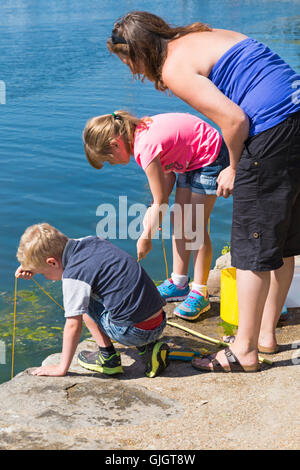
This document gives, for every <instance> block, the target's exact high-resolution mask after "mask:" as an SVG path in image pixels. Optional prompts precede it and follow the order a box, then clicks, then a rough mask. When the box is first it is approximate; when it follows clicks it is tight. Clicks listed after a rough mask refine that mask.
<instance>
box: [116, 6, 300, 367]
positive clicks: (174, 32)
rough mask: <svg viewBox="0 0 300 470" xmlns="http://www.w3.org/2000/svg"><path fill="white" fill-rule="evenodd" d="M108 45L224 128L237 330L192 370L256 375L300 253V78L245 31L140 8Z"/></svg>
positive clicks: (221, 182)
mask: <svg viewBox="0 0 300 470" xmlns="http://www.w3.org/2000/svg"><path fill="white" fill-rule="evenodd" d="M107 45H108V48H109V50H110V51H111V52H113V53H116V54H117V55H118V57H119V58H120V59H121V60H122V61H123V62H124V63H126V64H127V65H128V66H129V67H130V70H131V72H132V73H133V74H134V75H138V77H139V78H142V79H143V78H148V79H149V80H150V81H152V82H153V83H154V84H155V87H156V89H158V90H160V91H164V90H170V91H171V92H173V93H174V94H175V95H176V96H178V97H179V98H181V99H182V100H184V101H185V102H187V103H188V104H190V105H191V106H192V107H193V108H195V109H196V110H197V111H198V112H200V113H202V114H204V115H205V116H206V117H207V118H208V119H210V120H211V121H213V122H215V123H216V124H217V125H218V126H219V128H220V129H221V132H222V135H223V138H224V140H225V143H226V145H227V148H228V151H229V155H230V165H229V166H228V167H227V168H225V169H224V170H223V171H222V172H221V173H220V175H219V177H218V192H217V195H218V196H224V197H228V196H229V195H230V194H233V222H232V235H231V254H232V264H233V266H236V268H237V289H238V301H239V328H238V333H237V336H236V338H235V341H234V344H233V345H232V346H231V348H230V349H229V348H227V349H226V350H223V351H220V352H218V354H216V355H211V356H208V357H206V358H202V359H195V360H193V365H194V367H196V368H197V369H201V370H208V371H220V372H224V371H226V372H227V371H230V370H231V371H240V370H242V371H249V372H252V371H257V370H259V365H258V350H261V351H264V352H276V351H277V350H278V345H277V342H276V337H275V327H276V324H277V321H278V318H279V315H280V312H281V310H282V307H283V305H284V301H285V298H286V295H287V292H288V289H289V286H290V283H291V280H292V276H293V271H294V256H295V255H298V254H300V224H299V222H298V221H299V217H300V75H299V74H297V73H296V72H295V71H294V70H293V69H292V68H291V67H289V65H288V64H286V63H285V62H284V61H283V60H282V59H281V58H280V57H279V56H278V55H277V54H275V53H274V52H272V51H271V50H270V49H269V48H268V47H267V46H265V45H264V44H261V43H259V42H257V41H255V40H254V39H251V38H248V37H247V36H245V35H244V34H241V33H238V32H235V31H228V30H223V29H214V28H211V27H209V26H207V25H205V24H203V23H194V24H192V25H189V26H185V27H175V28H172V27H170V26H169V25H168V24H167V23H166V22H165V21H164V20H162V19H161V18H159V17H158V16H156V15H153V14H151V13H147V12H141V11H137V12H130V13H128V14H126V15H125V16H124V17H123V18H121V19H120V20H118V21H117V22H116V23H115V25H114V28H113V31H112V35H111V37H110V38H109V39H108V41H107ZM153 170H154V171H155V169H153ZM145 255H146V253H145ZM177 274H181V273H177Z"/></svg>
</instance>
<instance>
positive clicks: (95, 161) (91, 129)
mask: <svg viewBox="0 0 300 470" xmlns="http://www.w3.org/2000/svg"><path fill="white" fill-rule="evenodd" d="M142 122H143V121H142V120H141V119H139V118H137V117H135V116H133V115H132V114H130V113H128V112H127V111H122V110H119V111H115V112H114V113H112V114H104V115H102V116H96V117H93V118H91V119H90V120H89V121H88V122H87V124H86V126H85V128H84V131H83V142H84V151H85V154H86V157H87V159H88V162H89V163H90V165H92V166H93V167H94V168H97V170H100V169H101V168H102V167H103V162H107V161H111V162H113V155H112V152H111V142H112V141H113V140H114V139H116V138H117V137H122V138H123V140H124V143H125V146H126V149H127V150H128V152H130V153H131V151H132V148H133V142H134V133H135V130H136V127H137V126H138V125H139V124H140V123H142Z"/></svg>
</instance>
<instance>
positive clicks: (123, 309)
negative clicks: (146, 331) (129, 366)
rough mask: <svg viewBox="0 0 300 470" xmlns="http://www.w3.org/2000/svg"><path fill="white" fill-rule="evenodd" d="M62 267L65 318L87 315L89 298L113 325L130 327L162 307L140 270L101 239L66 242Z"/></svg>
mask: <svg viewBox="0 0 300 470" xmlns="http://www.w3.org/2000/svg"><path fill="white" fill-rule="evenodd" d="M62 263H63V268H64V271H63V276H62V285H63V298H64V309H65V316H66V317H72V316H76V315H82V314H83V313H87V312H88V307H89V303H90V299H91V297H92V298H94V299H97V300H99V301H100V302H101V303H102V304H103V305H104V307H105V309H106V310H109V312H110V319H111V321H112V322H113V323H116V324H119V325H124V326H126V325H128V326H130V325H133V324H135V323H139V322H141V321H144V320H146V319H147V318H149V317H150V316H151V315H153V314H154V313H156V312H157V311H158V310H159V309H161V308H162V307H163V306H164V305H165V304H166V302H165V300H164V299H163V298H162V297H161V295H160V294H159V292H158V290H157V288H156V286H155V284H154V283H153V281H152V280H151V279H150V277H149V276H148V274H147V273H146V272H145V271H144V269H143V268H142V266H141V265H140V264H139V263H138V262H137V261H136V260H135V259H134V258H133V257H132V256H131V255H129V254H128V253H126V252H125V251H123V250H121V249H120V248H118V247H117V246H115V245H114V244H113V243H111V242H110V241H108V240H105V239H103V238H99V237H93V236H91V237H85V238H82V239H78V240H76V239H70V240H69V241H68V242H67V244H66V247H65V249H64V252H63V256H62Z"/></svg>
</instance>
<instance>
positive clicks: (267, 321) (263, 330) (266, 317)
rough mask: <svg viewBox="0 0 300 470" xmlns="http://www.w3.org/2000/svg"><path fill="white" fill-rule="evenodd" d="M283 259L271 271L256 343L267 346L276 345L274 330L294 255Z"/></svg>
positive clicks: (291, 272)
mask: <svg viewBox="0 0 300 470" xmlns="http://www.w3.org/2000/svg"><path fill="white" fill-rule="evenodd" d="M283 261H284V264H283V266H282V267H281V268H279V269H276V270H275V271H272V272H271V284H270V289H269V293H268V297H267V300H266V303H265V308H264V312H263V316H262V322H261V327H260V333H259V340H258V343H259V344H260V345H261V346H265V347H268V348H275V347H276V345H277V342H276V336H275V330H276V326H277V323H278V320H279V317H280V314H281V311H282V308H283V305H284V302H285V299H286V296H287V294H288V291H289V288H290V285H291V282H292V279H293V274H294V267H295V259H294V257H293V256H292V257H290V258H284V260H283Z"/></svg>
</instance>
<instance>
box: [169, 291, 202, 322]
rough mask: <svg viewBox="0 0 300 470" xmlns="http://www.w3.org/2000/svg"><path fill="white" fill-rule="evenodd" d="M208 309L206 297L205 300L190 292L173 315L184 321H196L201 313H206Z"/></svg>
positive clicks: (194, 292) (199, 295)
mask: <svg viewBox="0 0 300 470" xmlns="http://www.w3.org/2000/svg"><path fill="white" fill-rule="evenodd" d="M209 309H210V303H209V300H208V296H207V298H205V297H203V295H201V294H199V293H198V292H196V291H194V290H192V291H191V292H190V293H189V295H188V297H187V298H186V300H185V301H184V302H182V303H181V304H180V305H178V307H176V308H175V310H174V315H176V316H177V317H180V318H184V319H185V320H196V318H198V317H199V316H200V315H201V313H204V312H207V310H209Z"/></svg>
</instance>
